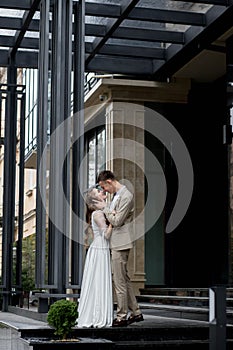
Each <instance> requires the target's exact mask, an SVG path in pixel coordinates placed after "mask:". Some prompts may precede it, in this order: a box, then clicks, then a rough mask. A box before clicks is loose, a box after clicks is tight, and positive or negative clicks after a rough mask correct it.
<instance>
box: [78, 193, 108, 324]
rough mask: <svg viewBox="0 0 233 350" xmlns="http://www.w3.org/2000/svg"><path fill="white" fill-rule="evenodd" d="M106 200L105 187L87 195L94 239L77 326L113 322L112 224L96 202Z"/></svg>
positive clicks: (86, 263) (86, 265)
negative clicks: (110, 246) (110, 245)
mask: <svg viewBox="0 0 233 350" xmlns="http://www.w3.org/2000/svg"><path fill="white" fill-rule="evenodd" d="M105 199H106V195H105V193H104V192H103V190H100V189H97V188H92V189H90V190H89V191H88V193H87V195H86V198H85V200H86V204H87V217H88V218H89V219H88V223H89V224H91V227H92V230H93V234H94V239H93V242H92V243H91V245H90V247H89V248H88V251H87V255H86V259H85V265H84V270H83V278H82V284H81V293H80V299H79V304H78V320H77V321H78V325H77V326H78V327H79V328H80V327H96V328H102V327H110V326H112V321H113V297H112V273H111V264H110V250H109V239H110V236H111V232H112V225H111V224H109V225H107V223H106V218H105V216H104V213H103V212H102V211H101V210H98V209H97V208H96V205H95V203H96V202H98V201H103V200H105Z"/></svg>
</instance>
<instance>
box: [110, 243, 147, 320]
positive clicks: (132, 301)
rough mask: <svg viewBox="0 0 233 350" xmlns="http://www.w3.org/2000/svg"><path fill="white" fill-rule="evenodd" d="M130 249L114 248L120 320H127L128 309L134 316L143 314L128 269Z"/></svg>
mask: <svg viewBox="0 0 233 350" xmlns="http://www.w3.org/2000/svg"><path fill="white" fill-rule="evenodd" d="M129 251H130V250H129V249H126V250H119V251H115V250H112V273H113V287H114V290H115V295H116V301H117V319H118V320H125V319H126V318H127V314H128V311H130V313H131V315H134V316H135V315H139V314H141V311H140V308H139V306H138V303H137V300H136V297H135V295H134V290H133V287H132V284H131V281H130V278H129V276H128V271H127V262H128V257H129Z"/></svg>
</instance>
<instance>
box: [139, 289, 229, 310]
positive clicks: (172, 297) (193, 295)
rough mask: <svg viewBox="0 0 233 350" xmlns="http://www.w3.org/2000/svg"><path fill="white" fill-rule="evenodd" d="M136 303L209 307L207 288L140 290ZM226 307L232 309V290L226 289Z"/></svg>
mask: <svg viewBox="0 0 233 350" xmlns="http://www.w3.org/2000/svg"><path fill="white" fill-rule="evenodd" d="M137 300H138V302H149V303H156V304H166V305H180V306H193V307H208V306H209V289H208V288H184V289H182V288H146V289H141V290H140V295H138V296H137ZM226 303H227V307H229V308H230V307H233V289H232V288H228V289H227V297H226Z"/></svg>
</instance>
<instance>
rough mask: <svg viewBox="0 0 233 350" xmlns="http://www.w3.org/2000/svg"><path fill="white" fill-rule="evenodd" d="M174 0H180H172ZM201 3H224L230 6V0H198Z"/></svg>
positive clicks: (188, 0)
mask: <svg viewBox="0 0 233 350" xmlns="http://www.w3.org/2000/svg"><path fill="white" fill-rule="evenodd" d="M172 1H180V0H172ZM185 2H191V3H193V2H194V1H193V0H187V1H186V0H185ZM197 2H198V3H199V4H206V5H220V6H221V5H222V6H228V5H229V1H228V0H198V1H197Z"/></svg>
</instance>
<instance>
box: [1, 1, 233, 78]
mask: <svg viewBox="0 0 233 350" xmlns="http://www.w3.org/2000/svg"><path fill="white" fill-rule="evenodd" d="M77 2H78V1H73V3H77ZM39 5H40V0H34V1H33V0H0V66H7V65H8V62H9V54H10V53H12V52H13V53H16V60H15V62H16V65H17V66H18V67H36V66H37V55H38V50H39V21H40V13H39V11H38V9H39ZM85 11H86V16H85V51H86V52H85V70H86V72H98V73H118V74H125V75H129V76H137V77H146V78H149V79H154V80H160V79H167V78H168V77H170V76H172V75H174V74H176V73H177V72H179V71H180V72H181V75H182V74H183V75H185V74H186V73H185V72H186V70H188V67H189V63H190V62H193V64H194V66H193V67H195V64H196V67H198V66H200V65H201V64H202V63H201V62H203V61H202V60H201V61H200V62H199V63H198V59H197V58H198V57H201V56H200V55H202V54H203V52H205V53H206V54H207V56H205V57H206V58H205V59H206V60H207V63H208V60H210V61H209V62H210V66H211V64H212V63H213V62H212V60H213V59H214V57H215V58H216V59H217V61H216V62H218V59H220V60H222V59H223V60H224V59H225V40H226V38H227V37H229V36H230V35H231V34H232V33H233V32H231V31H232V26H233V0H199V1H198V2H195V1H194V2H193V1H192V2H191V1H176V0H90V1H86V2H85ZM208 53H213V55H212V56H211V55H210V56H209V58H208V59H207V57H208ZM214 54H215V56H214ZM203 57H204V56H203ZM203 59H204V58H203ZM218 68H219V65H218V64H217V65H216V69H218ZM197 69H198V68H197ZM213 71H214V68H213Z"/></svg>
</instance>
